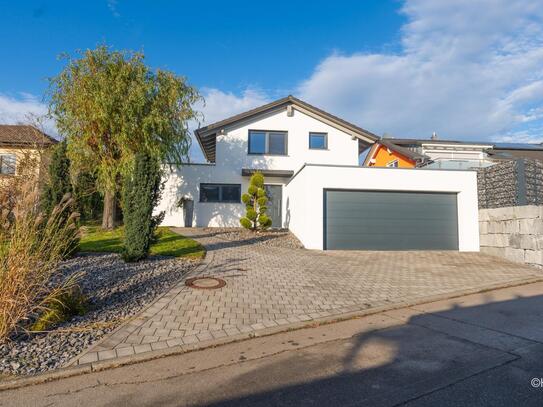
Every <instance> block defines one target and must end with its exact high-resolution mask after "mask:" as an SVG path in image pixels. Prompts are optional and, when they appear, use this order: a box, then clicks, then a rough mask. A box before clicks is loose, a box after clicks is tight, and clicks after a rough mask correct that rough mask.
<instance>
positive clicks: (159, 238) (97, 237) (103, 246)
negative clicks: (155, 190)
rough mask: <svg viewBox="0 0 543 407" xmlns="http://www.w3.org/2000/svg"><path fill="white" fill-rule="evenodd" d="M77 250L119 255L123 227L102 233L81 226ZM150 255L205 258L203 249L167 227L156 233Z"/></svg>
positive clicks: (96, 228)
mask: <svg viewBox="0 0 543 407" xmlns="http://www.w3.org/2000/svg"><path fill="white" fill-rule="evenodd" d="M79 250H80V251H82V252H102V253H103V252H106V253H121V252H122V251H123V227H122V226H121V227H118V228H116V229H114V230H110V231H104V230H102V229H101V228H100V226H96V225H86V226H83V227H82V236H81V241H80V242H79ZM150 254H151V255H156V256H173V257H186V258H190V259H201V258H203V257H204V256H205V249H204V247H203V246H202V245H201V244H200V243H198V242H197V241H195V240H193V239H189V238H188V237H185V236H182V235H178V234H177V233H174V232H172V231H171V230H170V229H169V228H167V227H159V228H158V229H157V232H156V241H155V242H154V243H153V244H152V245H151V250H150Z"/></svg>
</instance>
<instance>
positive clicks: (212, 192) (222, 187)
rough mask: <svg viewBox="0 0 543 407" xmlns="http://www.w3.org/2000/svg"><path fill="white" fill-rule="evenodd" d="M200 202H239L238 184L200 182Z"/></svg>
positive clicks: (239, 189) (239, 188)
mask: <svg viewBox="0 0 543 407" xmlns="http://www.w3.org/2000/svg"><path fill="white" fill-rule="evenodd" d="M200 202H230V203H239V202H241V185H240V184H200Z"/></svg>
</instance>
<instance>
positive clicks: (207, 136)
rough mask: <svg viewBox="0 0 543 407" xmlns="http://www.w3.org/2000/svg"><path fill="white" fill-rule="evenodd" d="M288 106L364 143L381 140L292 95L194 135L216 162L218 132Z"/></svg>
mask: <svg viewBox="0 0 543 407" xmlns="http://www.w3.org/2000/svg"><path fill="white" fill-rule="evenodd" d="M288 105H294V106H297V107H299V108H300V109H303V110H304V111H306V112H309V113H310V114H313V115H317V116H320V117H322V118H324V119H326V120H327V121H329V122H330V123H332V124H334V125H336V126H340V127H342V128H344V129H346V130H347V131H349V132H351V133H352V135H354V136H355V137H358V138H359V139H362V140H363V141H366V142H370V143H373V142H374V141H376V140H378V139H379V137H378V136H376V135H375V134H373V133H371V132H369V131H367V130H365V129H363V128H361V127H358V126H356V125H354V124H352V123H349V122H347V121H345V120H343V119H340V118H339V117H337V116H334V115H332V114H330V113H327V112H325V111H324V110H321V109H319V108H317V107H315V106H312V105H310V104H309V103H306V102H304V101H302V100H300V99H297V98H295V97H294V96H292V95H289V96H287V97H285V98H282V99H278V100H276V101H274V102H271V103H268V104H266V105H263V106H260V107H257V108H256V109H252V110H249V111H247V112H244V113H240V114H237V115H235V116H232V117H229V118H227V119H224V120H221V121H218V122H215V123H212V124H210V125H208V126H205V127H201V128H199V129H197V130H196V131H195V132H194V133H195V134H196V138H197V140H198V142H199V143H200V147H202V151H203V152H204V155H205V157H206V158H207V160H209V161H211V162H214V161H215V143H216V136H217V132H219V131H221V130H222V129H223V128H224V127H226V126H229V125H231V124H234V123H236V122H239V121H242V120H246V119H250V118H252V117H254V116H257V115H260V114H263V113H266V112H269V111H271V110H275V109H277V110H278V109H282V108H286V107H287V106H288Z"/></svg>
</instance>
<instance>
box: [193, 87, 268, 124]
mask: <svg viewBox="0 0 543 407" xmlns="http://www.w3.org/2000/svg"><path fill="white" fill-rule="evenodd" d="M202 95H203V97H204V100H205V103H204V104H203V105H200V106H198V107H197V108H198V110H199V111H201V112H202V113H203V114H204V125H205V124H211V123H214V122H216V121H219V120H223V119H226V118H228V117H230V116H234V115H236V114H238V113H241V112H245V111H247V110H250V109H253V108H255V107H257V106H261V105H263V104H266V103H268V102H269V101H270V100H269V98H268V96H266V95H265V94H264V93H263V92H261V91H259V90H257V89H246V90H245V91H244V92H243V93H242V94H241V96H236V95H235V94H233V93H231V92H223V91H221V90H219V89H214V88H204V89H202Z"/></svg>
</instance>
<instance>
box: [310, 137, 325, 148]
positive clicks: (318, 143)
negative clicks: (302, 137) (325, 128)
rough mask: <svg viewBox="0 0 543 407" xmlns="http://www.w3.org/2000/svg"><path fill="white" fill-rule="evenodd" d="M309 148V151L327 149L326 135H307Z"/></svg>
mask: <svg viewBox="0 0 543 407" xmlns="http://www.w3.org/2000/svg"><path fill="white" fill-rule="evenodd" d="M309 148H310V149H311V150H326V149H327V148H328V134H326V133H309Z"/></svg>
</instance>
